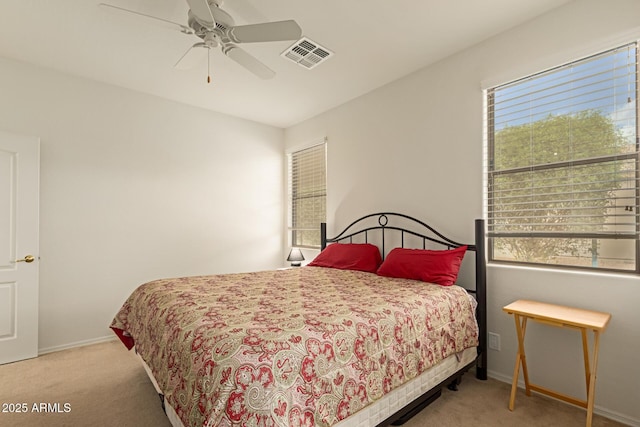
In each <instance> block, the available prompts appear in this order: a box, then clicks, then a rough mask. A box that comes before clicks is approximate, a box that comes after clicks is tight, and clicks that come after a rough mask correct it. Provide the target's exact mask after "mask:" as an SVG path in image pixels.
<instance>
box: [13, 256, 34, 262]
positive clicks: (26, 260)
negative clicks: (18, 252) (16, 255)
mask: <svg viewBox="0 0 640 427" xmlns="http://www.w3.org/2000/svg"><path fill="white" fill-rule="evenodd" d="M34 260H35V257H34V256H33V255H27V256H25V257H24V258H22V259H17V260H16V262H26V263H30V262H33V261H34Z"/></svg>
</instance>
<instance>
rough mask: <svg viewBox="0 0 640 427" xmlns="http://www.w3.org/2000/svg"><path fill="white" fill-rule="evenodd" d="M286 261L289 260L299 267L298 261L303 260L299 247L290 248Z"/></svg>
mask: <svg viewBox="0 0 640 427" xmlns="http://www.w3.org/2000/svg"><path fill="white" fill-rule="evenodd" d="M287 261H290V262H291V265H292V266H294V267H299V266H300V262H301V261H304V255H302V251H301V250H300V248H291V252H289V256H288V257H287Z"/></svg>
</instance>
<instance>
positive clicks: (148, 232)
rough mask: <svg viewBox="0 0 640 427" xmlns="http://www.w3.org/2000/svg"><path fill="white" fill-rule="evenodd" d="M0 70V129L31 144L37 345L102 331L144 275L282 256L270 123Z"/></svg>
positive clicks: (6, 67) (276, 136)
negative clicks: (35, 141)
mask: <svg viewBox="0 0 640 427" xmlns="http://www.w3.org/2000/svg"><path fill="white" fill-rule="evenodd" d="M0 77H1V78H0V129H3V130H6V131H9V132H13V133H18V134H26V135H34V136H38V137H40V138H41V194H40V208H41V211H40V219H41V225H40V256H41V260H40V319H39V324H40V332H39V337H40V338H39V348H40V350H41V351H48V350H53V349H58V348H63V347H65V346H69V345H73V344H74V343H81V342H90V341H92V340H96V339H100V338H102V337H105V336H112V335H113V334H112V333H111V331H110V330H109V329H108V326H109V324H110V323H111V320H112V318H113V316H114V314H115V313H116V311H117V310H118V308H119V307H120V305H121V304H122V303H123V302H124V300H125V299H126V298H127V296H128V295H129V294H130V292H131V291H132V290H133V289H134V288H135V287H137V286H138V285H139V284H141V283H143V282H146V281H149V280H153V279H157V278H162V277H176V276H186V275H198V274H211V273H225V272H237V271H250V270H260V269H271V268H275V267H279V266H281V265H282V264H283V261H282V260H283V249H282V233H283V226H282V215H283V209H282V200H283V194H282V193H283V192H282V181H283V176H282V170H283V130H282V129H278V128H274V127H269V126H265V125H261V124H257V123H254V122H250V121H246V120H241V119H236V118H232V117H229V116H225V115H222V114H215V113H212V112H208V111H205V110H201V109H197V108H192V107H188V106H185V105H182V104H178V103H175V102H170V101H166V100H162V99H160V98H155V97H152V96H148V95H143V94H141V93H137V92H132V91H129V90H125V89H121V88H117V87H113V86H108V85H104V84H100V83H96V82H92V81H89V80H84V79H80V78H76V77H72V76H69V75H64V74H60V73H56V72H54V71H50V70H44V69H41V68H35V67H32V66H29V65H26V64H23V63H18V62H13V61H9V60H6V59H0ZM203 90H208V89H207V88H205V87H203ZM212 96H215V93H212Z"/></svg>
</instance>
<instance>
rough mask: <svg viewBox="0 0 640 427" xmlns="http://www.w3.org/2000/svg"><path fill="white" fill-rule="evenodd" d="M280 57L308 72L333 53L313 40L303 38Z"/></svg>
mask: <svg viewBox="0 0 640 427" xmlns="http://www.w3.org/2000/svg"><path fill="white" fill-rule="evenodd" d="M280 55H281V56H282V57H284V58H287V59H289V60H291V61H293V62H295V63H296V64H298V65H300V66H302V67H304V68H306V69H308V70H310V69H312V68H314V67H316V66H318V65H320V64H321V63H323V62H324V61H326V60H327V59H329V58H331V57H332V56H333V52H331V51H330V50H329V49H327V48H326V47H323V46H320V45H319V44H318V43H316V42H314V41H313V40H309V39H308V38H306V37H303V38H301V39H300V40H298V41H297V42H295V43H294V44H292V45H291V46H289V48H288V49H287V50H285V51H284V52H282V53H281V54H280Z"/></svg>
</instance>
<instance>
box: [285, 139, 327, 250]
mask: <svg viewBox="0 0 640 427" xmlns="http://www.w3.org/2000/svg"><path fill="white" fill-rule="evenodd" d="M288 160H289V161H288V163H289V168H288V169H289V174H288V175H289V176H288V178H289V185H288V187H289V230H290V232H291V245H292V246H296V247H312V248H318V247H320V223H321V222H325V221H326V198H327V197H326V196H327V171H326V169H327V168H326V163H327V162H326V143H325V142H324V140H323V142H322V143H320V144H317V145H313V146H311V147H309V148H305V149H302V150H299V151H294V152H292V153H289V155H288Z"/></svg>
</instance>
